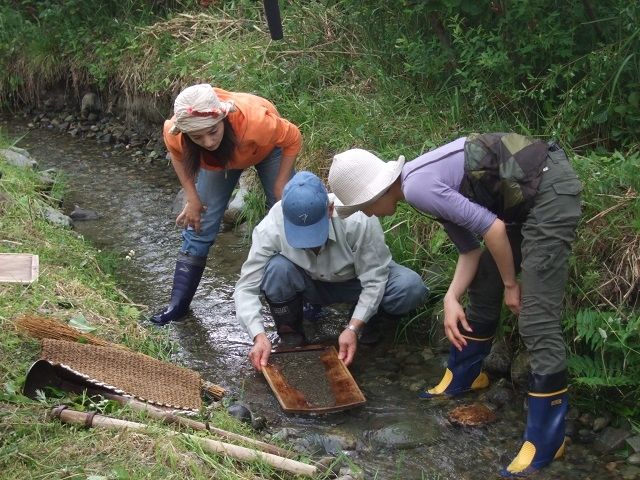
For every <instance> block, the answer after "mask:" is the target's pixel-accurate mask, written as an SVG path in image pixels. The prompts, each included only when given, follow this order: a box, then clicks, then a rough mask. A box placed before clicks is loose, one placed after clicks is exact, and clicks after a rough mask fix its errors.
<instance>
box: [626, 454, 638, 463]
mask: <svg viewBox="0 0 640 480" xmlns="http://www.w3.org/2000/svg"><path fill="white" fill-rule="evenodd" d="M627 463H628V464H629V465H636V466H640V453H639V452H636V453H633V454H631V455H629V458H627Z"/></svg>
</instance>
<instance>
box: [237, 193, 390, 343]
mask: <svg viewBox="0 0 640 480" xmlns="http://www.w3.org/2000/svg"><path fill="white" fill-rule="evenodd" d="M329 201H330V202H334V203H336V204H339V203H338V199H337V198H336V197H335V195H333V194H330V195H329ZM277 254H280V255H282V256H284V257H286V258H287V259H289V260H290V261H291V262H293V263H294V264H296V265H297V266H299V267H300V268H302V269H303V270H304V271H305V272H306V273H307V274H308V275H309V276H310V277H311V278H312V279H314V280H318V281H322V282H345V281H347V280H353V279H355V278H357V279H358V280H360V283H361V285H362V292H361V293H360V298H359V299H358V304H357V305H356V309H355V310H354V312H353V318H358V319H360V320H363V321H367V320H368V319H369V318H371V316H373V315H374V314H375V313H376V311H377V310H378V306H379V305H380V301H381V300H382V296H383V295H384V290H385V287H386V283H387V279H388V276H389V263H390V262H391V252H389V248H388V247H387V245H386V243H385V241H384V232H383V231H382V227H381V225H380V222H379V220H378V219H377V218H376V217H367V216H366V215H365V214H364V213H362V212H357V213H355V214H353V215H351V216H349V217H348V218H345V219H341V218H340V217H338V215H337V214H336V213H335V211H334V214H333V216H332V218H331V223H330V225H329V239H328V240H327V243H325V245H324V246H323V247H322V248H321V249H320V251H319V252H318V254H317V255H316V254H315V253H314V252H313V251H312V250H310V249H300V248H293V247H291V246H290V245H289V244H288V242H287V239H286V237H285V233H284V221H283V217H282V205H281V202H277V203H276V204H275V205H274V206H273V207H272V208H271V210H270V211H269V213H268V214H267V216H266V217H265V218H264V219H263V220H262V221H261V222H260V223H259V224H258V226H256V228H255V229H254V230H253V234H252V237H251V250H250V251H249V256H248V257H247V260H246V261H245V263H244V264H243V265H242V270H241V271H240V279H239V280H238V282H237V283H236V287H235V292H234V294H233V298H234V300H235V304H236V318H237V319H238V322H240V324H241V325H242V326H243V327H244V328H245V329H246V330H247V332H248V333H249V335H250V336H251V338H252V339H253V338H255V336H256V335H257V334H259V333H262V332H264V325H263V322H262V315H261V314H260V309H261V308H262V304H261V303H260V284H261V282H262V277H263V274H264V268H265V266H266V264H267V262H268V261H269V260H270V259H271V257H273V256H274V255H277Z"/></svg>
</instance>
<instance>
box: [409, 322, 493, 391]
mask: <svg viewBox="0 0 640 480" xmlns="http://www.w3.org/2000/svg"><path fill="white" fill-rule="evenodd" d="M464 338H466V339H467V346H466V347H464V348H463V349H462V351H459V350H458V349H457V348H455V347H454V346H453V345H452V346H451V349H450V350H449V360H448V361H447V369H446V370H445V372H444V376H443V377H442V380H440V383H439V384H438V385H436V386H435V387H433V388H430V389H428V390H424V391H422V392H420V393H419V394H418V397H420V398H422V399H431V398H435V397H453V396H456V395H460V394H462V393H465V392H468V391H471V390H479V389H481V388H486V387H488V386H489V377H487V374H486V373H484V372H483V371H482V361H483V360H484V358H485V357H486V356H487V355H489V352H490V351H491V341H492V340H493V337H487V338H483V337H469V336H468V335H464Z"/></svg>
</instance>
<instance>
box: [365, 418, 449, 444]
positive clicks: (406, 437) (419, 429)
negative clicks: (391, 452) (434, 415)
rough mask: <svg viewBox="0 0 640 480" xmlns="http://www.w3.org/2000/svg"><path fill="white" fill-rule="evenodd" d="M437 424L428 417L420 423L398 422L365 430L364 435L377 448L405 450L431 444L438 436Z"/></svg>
mask: <svg viewBox="0 0 640 480" xmlns="http://www.w3.org/2000/svg"><path fill="white" fill-rule="evenodd" d="M439 430H440V428H439V426H438V425H436V424H435V423H432V424H430V423H429V419H426V418H425V419H424V421H422V422H420V423H409V422H399V423H395V424H393V425H388V426H386V427H383V428H381V429H379V430H370V431H368V432H365V437H367V438H368V439H369V441H370V442H371V444H372V445H373V446H374V447H377V448H393V449H399V450H406V449H410V448H415V447H418V446H420V445H433V444H434V443H436V442H437V441H438V439H439V438H440V433H439Z"/></svg>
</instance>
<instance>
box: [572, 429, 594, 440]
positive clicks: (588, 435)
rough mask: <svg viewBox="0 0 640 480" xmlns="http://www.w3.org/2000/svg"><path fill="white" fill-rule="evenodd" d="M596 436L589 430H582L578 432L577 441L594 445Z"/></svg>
mask: <svg viewBox="0 0 640 480" xmlns="http://www.w3.org/2000/svg"><path fill="white" fill-rule="evenodd" d="M594 438H595V434H594V433H593V432H592V431H591V430H590V429H588V428H580V429H579V430H578V438H577V439H576V440H577V441H578V442H580V443H593V440H594Z"/></svg>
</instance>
